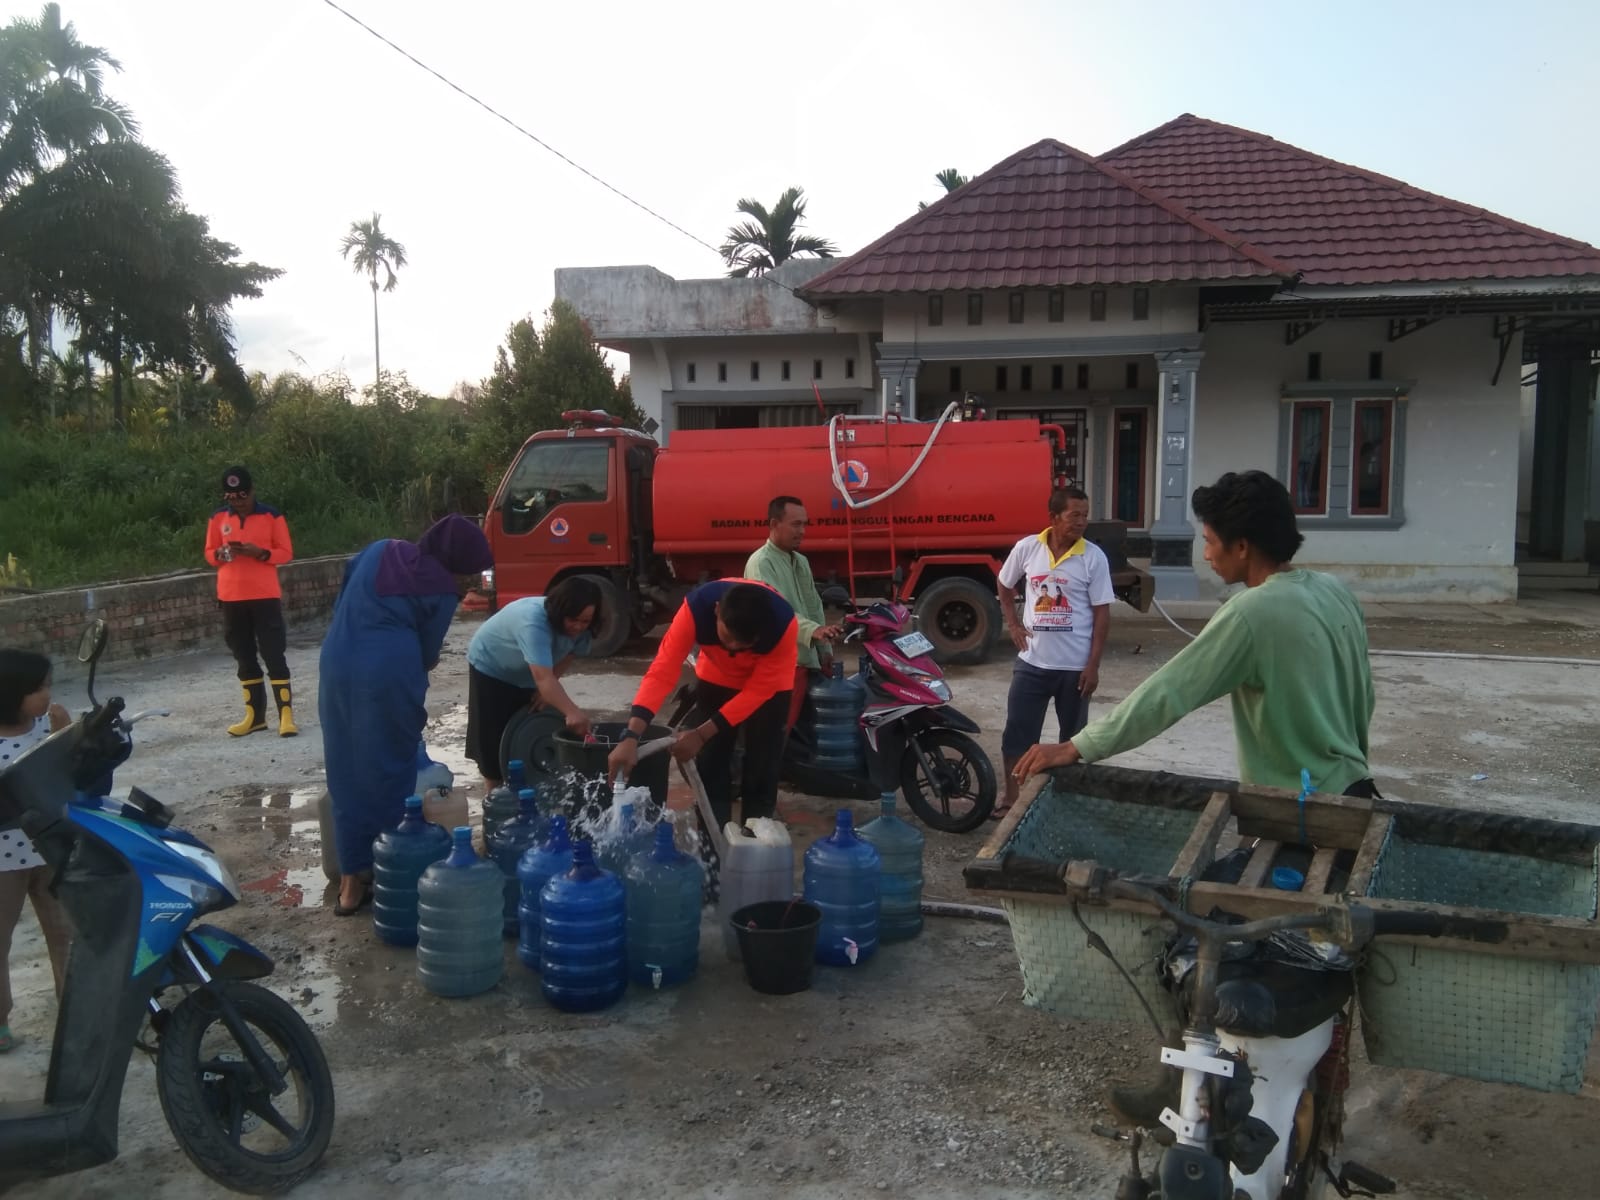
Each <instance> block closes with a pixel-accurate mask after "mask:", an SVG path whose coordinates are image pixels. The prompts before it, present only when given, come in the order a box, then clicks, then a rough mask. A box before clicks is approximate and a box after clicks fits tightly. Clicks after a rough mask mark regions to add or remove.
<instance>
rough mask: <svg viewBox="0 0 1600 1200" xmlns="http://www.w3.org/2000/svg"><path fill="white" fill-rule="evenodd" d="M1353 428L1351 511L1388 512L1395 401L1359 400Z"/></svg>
mask: <svg viewBox="0 0 1600 1200" xmlns="http://www.w3.org/2000/svg"><path fill="white" fill-rule="evenodd" d="M1352 425H1353V426H1354V428H1353V429H1352V430H1351V439H1350V445H1351V463H1350V514H1351V516H1361V517H1377V516H1387V515H1388V514H1389V485H1390V480H1391V477H1392V473H1393V463H1394V401H1392V400H1357V401H1356V403H1355V411H1354V414H1353V420H1352Z"/></svg>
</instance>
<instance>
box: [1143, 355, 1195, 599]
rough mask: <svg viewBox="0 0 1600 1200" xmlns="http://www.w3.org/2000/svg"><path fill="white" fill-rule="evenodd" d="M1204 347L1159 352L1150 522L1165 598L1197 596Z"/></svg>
mask: <svg viewBox="0 0 1600 1200" xmlns="http://www.w3.org/2000/svg"><path fill="white" fill-rule="evenodd" d="M1204 357H1205V355H1204V352H1203V351H1200V350H1174V351H1172V352H1170V353H1166V354H1158V355H1156V366H1157V367H1158V368H1159V369H1160V372H1161V378H1160V382H1159V384H1158V388H1157V393H1156V471H1157V473H1158V477H1157V480H1156V519H1155V520H1154V521H1153V522H1151V525H1150V575H1151V577H1152V578H1153V579H1154V580H1155V585H1156V597H1157V599H1160V600H1196V599H1199V596H1200V587H1199V580H1198V579H1197V578H1196V577H1195V573H1194V525H1193V524H1192V523H1191V522H1190V519H1189V494H1190V493H1191V492H1192V491H1193V490H1194V483H1193V481H1192V480H1191V478H1190V474H1191V468H1192V465H1193V463H1194V400H1195V378H1196V376H1197V375H1198V374H1199V372H1200V360H1201V359H1202V358H1204Z"/></svg>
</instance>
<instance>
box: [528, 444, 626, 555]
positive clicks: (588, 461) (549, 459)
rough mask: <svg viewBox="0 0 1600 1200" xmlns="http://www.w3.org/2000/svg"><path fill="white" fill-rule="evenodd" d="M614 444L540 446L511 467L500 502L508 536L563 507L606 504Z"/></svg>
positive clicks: (531, 447) (536, 522) (534, 524)
mask: <svg viewBox="0 0 1600 1200" xmlns="http://www.w3.org/2000/svg"><path fill="white" fill-rule="evenodd" d="M610 453H611V445H610V443H609V442H603V441H600V440H598V439H595V440H587V441H585V440H578V439H573V438H562V439H561V440H559V441H549V442H535V443H534V444H533V445H531V446H529V447H528V448H527V449H526V450H524V451H523V453H522V457H521V458H519V459H518V460H517V465H516V466H514V467H512V468H511V479H510V482H509V483H507V485H506V490H505V497H504V499H503V501H502V503H501V509H502V512H503V514H504V516H503V518H502V525H503V527H504V529H505V531H506V532H507V533H527V532H528V531H529V530H531V529H532V528H534V526H536V525H538V524H539V522H540V521H542V520H544V518H545V514H547V513H548V512H549V511H550V510H551V509H553V508H555V507H556V505H558V504H574V503H584V502H589V501H600V500H604V499H606V482H607V479H608V478H609V474H610V472H609V470H608V465H609V464H608V456H609V455H610Z"/></svg>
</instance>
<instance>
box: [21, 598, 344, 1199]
mask: <svg viewBox="0 0 1600 1200" xmlns="http://www.w3.org/2000/svg"><path fill="white" fill-rule="evenodd" d="M105 644H106V629H105V622H104V621H96V622H94V623H93V624H91V625H90V626H89V628H88V629H86V630H85V631H84V636H83V640H82V642H81V644H80V646H79V652H78V659H79V661H80V662H85V663H88V664H89V668H90V669H89V699H90V702H91V704H93V706H94V707H93V709H92V711H91V712H90V713H89V714H87V715H86V716H85V717H84V718H83V719H82V720H80V721H78V722H77V723H76V724H74V725H72V726H70V727H68V728H66V729H63V730H61V731H60V732H59V733H56V734H54V735H52V736H51V737H50V738H49V739H48V740H46V741H44V742H41V743H40V744H39V745H37V746H35V747H34V748H33V749H32V750H30V751H28V752H27V753H26V754H24V755H22V756H21V757H20V758H18V759H17V761H16V762H15V763H13V764H12V765H11V767H10V768H9V769H8V770H5V771H3V772H0V822H5V823H20V825H21V827H22V829H23V830H24V831H25V832H26V833H27V834H28V836H29V837H30V838H32V839H33V844H34V846H35V848H36V849H37V850H38V852H39V855H40V857H41V858H43V859H44V860H45V863H46V864H47V865H48V866H49V867H51V868H52V869H53V870H54V872H55V878H54V881H53V883H52V890H53V892H54V894H55V895H56V896H57V898H58V899H59V900H60V901H61V904H62V906H63V907H64V908H65V909H66V912H67V915H68V917H69V918H70V920H71V922H72V927H73V944H72V953H71V956H70V959H69V962H68V965H67V973H66V984H65V987H64V989H63V992H62V996H61V1005H60V1013H59V1016H58V1017H57V1020H56V1031H55V1041H54V1044H53V1046H52V1048H51V1053H50V1072H49V1077H48V1080H47V1081H46V1085H45V1093H44V1101H43V1103H42V1104H40V1103H23V1104H17V1103H4V1104H0V1191H4V1190H5V1189H6V1188H7V1187H8V1186H10V1185H12V1184H16V1183H20V1182H24V1181H27V1180H34V1179H41V1178H46V1177H49V1176H54V1175H63V1174H66V1173H68V1172H71V1171H80V1170H83V1169H84V1168H87V1167H93V1166H98V1165H99V1164H101V1163H105V1162H109V1161H111V1160H112V1159H113V1158H115V1157H116V1156H117V1118H118V1109H119V1107H120V1105H121V1100H122V1085H123V1080H124V1078H125V1076H126V1075H127V1070H128V1062H129V1060H130V1059H131V1058H132V1056H133V1051H134V1050H135V1049H139V1050H142V1051H144V1052H145V1053H147V1054H149V1055H151V1056H152V1057H153V1058H154V1059H155V1063H156V1083H157V1090H158V1092H159V1094H160V1097H161V1108H162V1112H163V1113H164V1114H165V1116H166V1118H167V1124H168V1125H170V1126H171V1128H172V1132H173V1135H174V1136H175V1137H176V1138H177V1140H178V1144H179V1145H180V1146H182V1147H183V1150H184V1153H186V1154H187V1155H188V1156H189V1159H190V1161H192V1162H193V1163H194V1164H195V1166H197V1167H199V1168H200V1170H202V1171H204V1172H205V1173H206V1174H207V1175H209V1176H210V1177H211V1178H212V1179H215V1180H216V1181H217V1182H218V1183H220V1184H222V1185H224V1186H225V1187H228V1188H230V1189H233V1190H235V1191H240V1192H248V1193H252V1194H256V1195H266V1194H270V1193H273V1192H279V1191H284V1190H286V1189H288V1188H291V1187H293V1186H294V1185H295V1184H297V1183H299V1182H301V1181H302V1180H304V1179H305V1178H306V1177H307V1176H309V1175H310V1174H311V1173H312V1172H313V1171H314V1170H315V1169H316V1167H317V1164H318V1163H319V1162H320V1161H321V1159H322V1156H323V1153H324V1152H325V1151H326V1150H327V1148H328V1141H329V1139H330V1138H331V1137H332V1135H333V1077H332V1075H331V1074H330V1073H329V1071H328V1063H327V1059H326V1058H325V1057H324V1056H323V1053H322V1047H321V1046H320V1045H318V1043H317V1039H316V1035H315V1034H313V1033H312V1032H311V1030H310V1028H309V1027H308V1026H307V1025H306V1023H305V1021H304V1019H303V1018H302V1017H301V1016H300V1014H299V1013H298V1012H296V1011H295V1010H294V1009H293V1008H292V1007H291V1006H290V1005H289V1004H288V1003H286V1002H285V1001H284V1000H282V999H280V998H279V997H278V996H276V995H275V994H273V993H272V992H270V991H268V990H267V989H265V988H263V987H261V986H259V985H257V984H255V983H251V982H249V981H250V980H255V979H262V978H265V977H266V976H268V975H270V974H271V973H272V969H273V964H272V960H271V959H270V958H268V957H267V956H266V955H265V954H263V953H262V952H261V951H260V950H257V949H256V948H255V947H254V946H252V945H250V944H249V943H248V942H246V941H244V940H243V939H242V938H239V937H237V936H235V935H234V934H231V933H229V932H227V931H226V930H224V929H219V928H217V927H216V926H214V925H203V924H196V923H195V922H196V921H197V920H198V919H199V918H200V917H202V916H204V915H206V914H208V913H212V912H216V911H218V910H220V909H224V908H227V907H229V906H230V905H233V904H236V903H238V901H239V885H238V883H237V882H236V881H235V879H234V877H233V874H232V872H230V871H229V870H228V868H227V866H225V865H224V864H223V862H222V861H221V860H220V859H219V858H218V857H217V855H216V854H215V853H214V852H213V851H212V850H211V848H210V847H208V846H207V845H205V843H203V842H201V841H200V840H199V839H198V838H196V837H194V836H193V835H192V834H189V833H185V832H183V831H182V830H178V829H173V828H172V827H171V821H172V816H173V814H172V811H171V810H170V809H168V808H167V807H166V806H165V805H164V804H162V803H161V802H160V801H158V800H156V799H155V798H153V797H151V796H149V795H146V794H145V793H144V792H142V791H140V790H139V789H138V788H133V789H132V790H131V791H130V793H129V795H128V798H127V800H126V801H120V802H119V801H114V800H110V799H107V798H105V796H104V795H103V792H104V791H109V784H108V782H107V781H108V780H109V776H110V772H111V771H112V770H113V769H114V768H115V767H117V766H118V765H120V764H121V763H122V762H123V761H125V760H126V759H127V757H128V755H129V754H130V753H132V750H133V741H132V736H131V732H130V731H131V729H132V726H133V725H134V724H135V723H136V722H137V721H138V720H139V719H140V717H141V716H143V715H147V714H137V715H133V716H128V717H124V716H123V708H124V705H123V702H122V700H121V699H120V698H119V697H113V698H111V699H109V700H107V701H106V703H105V704H103V705H102V704H99V703H98V702H96V701H95V699H94V666H95V663H96V662H97V661H98V660H99V658H100V656H101V654H102V653H104V651H105ZM147 1029H148V1036H146V1030H147Z"/></svg>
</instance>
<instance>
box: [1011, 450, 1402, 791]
mask: <svg viewBox="0 0 1600 1200" xmlns="http://www.w3.org/2000/svg"><path fill="white" fill-rule="evenodd" d="M1192 503H1193V506H1194V512H1195V515H1196V516H1197V517H1199V518H1200V520H1201V522H1202V524H1203V526H1204V532H1205V557H1206V561H1207V562H1208V563H1210V564H1211V568H1212V569H1213V570H1214V571H1216V573H1217V574H1218V575H1219V576H1220V577H1221V578H1222V581H1223V582H1224V583H1226V584H1235V583H1243V584H1245V585H1246V588H1247V590H1246V591H1244V592H1241V593H1240V594H1238V595H1236V596H1234V597H1233V598H1232V599H1230V600H1229V601H1228V602H1227V603H1226V604H1224V605H1223V606H1222V608H1221V609H1220V610H1219V611H1218V612H1217V614H1216V615H1215V616H1214V617H1212V618H1211V620H1210V621H1208V622H1207V623H1206V627H1205V629H1203V630H1202V631H1201V632H1200V635H1199V636H1198V637H1197V638H1195V640H1194V641H1193V642H1191V643H1190V644H1189V645H1188V646H1186V647H1184V649H1183V650H1182V651H1181V652H1179V653H1178V654H1177V655H1175V656H1174V657H1173V659H1172V660H1171V661H1170V662H1168V663H1167V664H1166V665H1165V666H1163V667H1162V668H1161V669H1160V670H1158V671H1157V672H1156V673H1155V674H1154V675H1152V676H1150V677H1149V678H1148V679H1146V680H1145V681H1144V682H1143V683H1142V684H1140V685H1139V687H1138V688H1136V689H1135V690H1134V692H1133V694H1132V695H1130V696H1129V697H1128V698H1127V699H1126V700H1124V701H1123V702H1122V703H1121V704H1119V705H1117V707H1116V708H1115V709H1113V710H1112V711H1111V712H1110V713H1109V714H1108V715H1106V716H1105V717H1102V718H1101V719H1100V720H1098V721H1095V722H1093V723H1092V724H1090V725H1089V726H1088V727H1087V728H1086V729H1084V730H1083V731H1082V732H1080V733H1078V734H1077V735H1076V736H1075V737H1073V739H1072V740H1071V741H1070V742H1066V743H1064V744H1062V745H1057V746H1039V745H1036V746H1034V747H1033V748H1032V749H1031V750H1029V751H1028V752H1027V753H1026V754H1025V755H1023V757H1022V759H1021V761H1020V762H1018V764H1017V767H1016V774H1017V776H1018V778H1020V779H1026V778H1027V777H1028V776H1029V775H1031V774H1033V773H1034V772H1036V771H1040V770H1044V769H1046V768H1049V767H1058V766H1066V765H1067V764H1069V763H1074V762H1078V761H1080V760H1081V761H1084V762H1095V761H1098V760H1100V759H1103V758H1109V757H1111V756H1112V755H1115V754H1121V753H1122V752H1123V751H1125V750H1132V749H1133V748H1134V747H1136V746H1141V745H1143V744H1144V743H1145V742H1147V741H1149V740H1150V739H1151V738H1153V737H1155V736H1156V735H1157V734H1159V733H1161V732H1162V731H1163V730H1165V729H1167V728H1168V727H1170V726H1171V725H1173V724H1174V723H1176V722H1177V721H1178V719H1179V718H1181V717H1183V716H1184V715H1185V714H1187V713H1190V712H1193V711H1194V710H1195V709H1197V708H1199V707H1201V706H1202V705H1205V704H1209V703H1210V702H1211V701H1212V700H1215V699H1217V697H1219V696H1223V695H1229V696H1231V698H1232V703H1233V730H1234V738H1235V741H1236V742H1237V745H1238V752H1239V778H1240V780H1241V781H1242V782H1244V783H1253V784H1257V785H1260V786H1264V787H1282V788H1293V789H1296V790H1298V789H1299V787H1300V772H1301V769H1302V768H1304V769H1306V770H1309V771H1310V773H1311V784H1312V786H1313V787H1314V788H1315V789H1316V790H1318V791H1323V792H1344V793H1346V794H1348V795H1362V796H1371V795H1373V794H1375V793H1376V788H1375V786H1374V785H1373V782H1372V779H1371V776H1370V773H1369V770H1368V767H1367V725H1368V723H1369V722H1370V721H1371V719H1372V710H1373V705H1374V697H1373V690H1372V671H1371V667H1370V665H1369V662H1368V659H1367V629H1366V622H1365V619H1364V618H1363V616H1362V613H1361V605H1360V604H1359V603H1358V602H1357V601H1356V598H1355V597H1354V596H1353V595H1351V594H1350V591H1349V589H1348V588H1346V587H1345V586H1344V584H1342V583H1340V582H1339V581H1338V580H1337V579H1335V578H1334V577H1333V576H1332V575H1326V574H1322V573H1321V572H1317V571H1306V570H1302V569H1300V568H1297V567H1294V566H1291V565H1290V560H1292V559H1293V557H1294V554H1295V551H1297V550H1298V549H1299V548H1300V544H1301V543H1302V542H1303V541H1304V540H1305V539H1304V538H1303V537H1302V536H1301V534H1300V532H1299V530H1298V529H1297V528H1296V526H1295V518H1294V505H1293V502H1292V501H1291V500H1290V498H1289V493H1288V491H1287V490H1285V488H1284V486H1283V485H1282V484H1281V483H1279V482H1278V481H1277V480H1276V479H1273V478H1272V477H1271V476H1270V475H1267V474H1265V473H1264V472H1261V471H1246V472H1244V473H1243V474H1233V473H1232V472H1230V473H1229V474H1226V475H1224V476H1223V477H1222V478H1221V479H1219V480H1217V483H1216V485H1215V486H1214V487H1202V488H1196V489H1195V493H1194V496H1193V500H1192Z"/></svg>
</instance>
